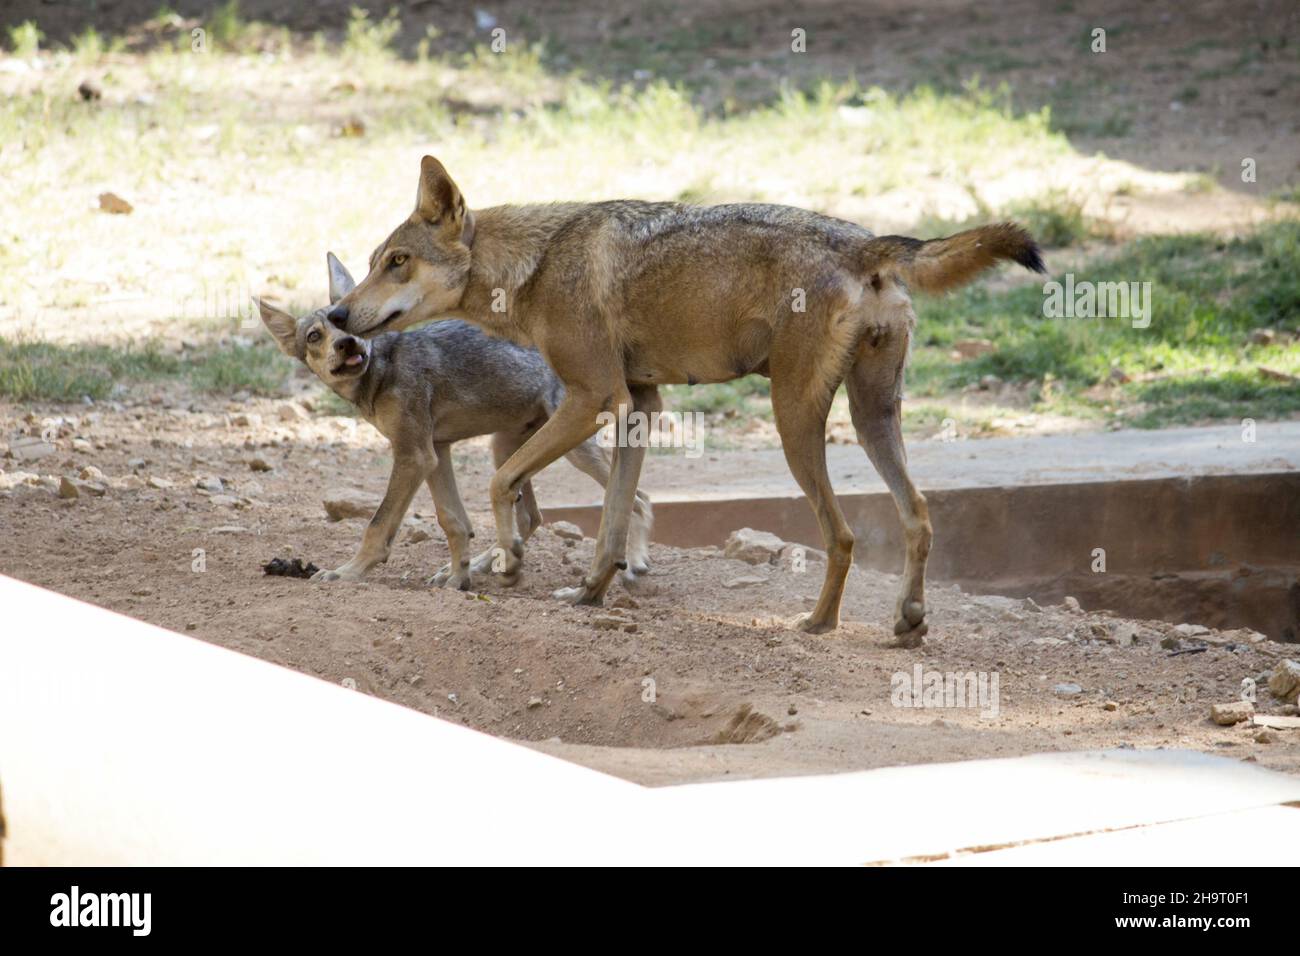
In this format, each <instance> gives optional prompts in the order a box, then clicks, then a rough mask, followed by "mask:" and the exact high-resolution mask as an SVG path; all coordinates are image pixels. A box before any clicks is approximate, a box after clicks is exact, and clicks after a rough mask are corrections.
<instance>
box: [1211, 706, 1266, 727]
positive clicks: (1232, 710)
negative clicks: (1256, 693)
mask: <svg viewBox="0 0 1300 956" xmlns="http://www.w3.org/2000/svg"><path fill="white" fill-rule="evenodd" d="M1254 713H1255V705H1254V704H1252V703H1251V702H1250V701H1248V700H1234V701H1233V702H1232V703H1230V704H1212V705H1211V706H1210V719H1211V720H1213V721H1214V722H1215V723H1216V724H1218V725H1219V726H1220V727H1231V726H1232V725H1233V724H1239V723H1241V722H1242V721H1243V720H1250V718H1251V716H1253V715H1254Z"/></svg>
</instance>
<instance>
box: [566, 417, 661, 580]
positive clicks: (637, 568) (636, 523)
mask: <svg viewBox="0 0 1300 956" xmlns="http://www.w3.org/2000/svg"><path fill="white" fill-rule="evenodd" d="M565 457H566V458H568V459H569V463H570V464H572V465H573V467H574V468H577V469H578V470H579V471H580V472H582V473H583V474H585V475H590V476H591V478H592V479H593V480H595V482H596V483H597V484H599V485H600V487H601V488H607V487H609V456H608V454H607V453H606V451H605V449H603V448H601V447H600V444H599V443H598V442H597V441H596V439H595V438H588V439H587V440H586V441H585V442H583V443H582V444H581V445H579V446H578V447H577V448H575V449H573V451H571V452H569V453H568V454H567V455H565ZM653 524H654V512H653V510H652V509H651V507H650V499H649V498H648V497H646V495H645V493H644V492H642V491H641V490H640V489H638V490H637V493H636V500H635V501H634V502H633V503H632V520H631V522H630V523H629V525H628V532H627V571H625V572H624V573H623V578H624V580H631V579H632V578H634V577H635V576H636V575H638V574H646V573H648V572H649V571H650V529H651V527H652V526H653Z"/></svg>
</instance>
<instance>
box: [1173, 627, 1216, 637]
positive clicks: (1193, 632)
mask: <svg viewBox="0 0 1300 956" xmlns="http://www.w3.org/2000/svg"><path fill="white" fill-rule="evenodd" d="M1174 633H1175V634H1177V635H1178V636H1179V637H1195V638H1201V637H1204V636H1205V635H1206V634H1209V633H1210V629H1209V628H1208V627H1202V626H1201V625H1200V624H1176V625H1174Z"/></svg>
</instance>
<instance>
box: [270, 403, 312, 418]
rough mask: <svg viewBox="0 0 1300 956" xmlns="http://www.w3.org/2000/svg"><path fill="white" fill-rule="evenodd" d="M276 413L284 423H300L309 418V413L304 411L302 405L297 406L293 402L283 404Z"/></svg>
mask: <svg viewBox="0 0 1300 956" xmlns="http://www.w3.org/2000/svg"><path fill="white" fill-rule="evenodd" d="M275 413H276V414H277V415H279V416H280V421H282V422H300V421H304V420H305V419H306V418H307V413H306V412H305V411H303V409H302V406H301V405H295V404H294V403H293V402H283V403H282V404H281V405H280V406H279V408H277V409H276V411H275Z"/></svg>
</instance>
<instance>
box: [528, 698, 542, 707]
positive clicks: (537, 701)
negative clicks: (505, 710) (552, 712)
mask: <svg viewBox="0 0 1300 956" xmlns="http://www.w3.org/2000/svg"><path fill="white" fill-rule="evenodd" d="M541 706H542V699H541V698H540V697H529V698H528V709H529V710H536V709H537V708H538V707H541Z"/></svg>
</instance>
